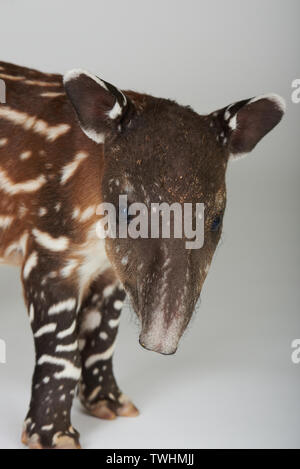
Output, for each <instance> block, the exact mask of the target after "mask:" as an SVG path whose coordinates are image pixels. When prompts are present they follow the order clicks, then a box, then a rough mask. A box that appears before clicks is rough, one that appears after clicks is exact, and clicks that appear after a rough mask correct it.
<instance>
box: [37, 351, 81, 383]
mask: <svg viewBox="0 0 300 469" xmlns="http://www.w3.org/2000/svg"><path fill="white" fill-rule="evenodd" d="M44 363H49V364H50V365H55V366H61V367H63V370H62V371H57V372H56V373H54V378H56V379H73V380H75V381H78V380H79V378H80V375H81V369H80V368H77V367H76V366H74V365H73V363H72V362H70V361H69V360H66V359H64V358H57V357H51V355H42V356H41V358H40V359H39V360H38V365H43V364H44Z"/></svg>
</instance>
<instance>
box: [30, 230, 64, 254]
mask: <svg viewBox="0 0 300 469" xmlns="http://www.w3.org/2000/svg"><path fill="white" fill-rule="evenodd" d="M32 233H33V235H34V237H35V239H36V241H37V242H38V243H39V244H40V245H41V246H43V247H44V248H46V249H49V251H57V252H59V251H65V250H66V249H67V247H68V245H69V240H68V238H66V237H65V236H59V237H58V238H53V237H52V236H51V235H50V234H49V233H45V232H43V231H40V230H38V229H37V228H34V229H33V230H32Z"/></svg>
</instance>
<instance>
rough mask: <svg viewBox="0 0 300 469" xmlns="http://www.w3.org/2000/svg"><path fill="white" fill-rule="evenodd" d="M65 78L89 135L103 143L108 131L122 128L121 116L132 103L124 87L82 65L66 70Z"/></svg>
mask: <svg viewBox="0 0 300 469" xmlns="http://www.w3.org/2000/svg"><path fill="white" fill-rule="evenodd" d="M63 82H64V86H65V90H66V93H67V95H68V97H69V99H70V101H71V103H72V105H73V107H74V109H75V111H76V114H77V116H78V119H79V123H80V126H81V128H82V130H83V131H84V133H85V134H86V135H87V136H88V137H89V138H91V139H92V140H94V141H95V142H96V143H103V142H104V140H105V135H106V134H107V133H109V132H113V131H121V130H122V119H123V117H124V115H125V114H126V113H127V112H128V109H129V107H130V103H129V100H128V99H127V97H126V96H125V94H124V93H123V92H122V91H121V90H119V89H118V88H116V87H115V86H113V85H111V84H110V83H108V82H106V81H104V80H101V79H100V78H98V77H97V76H95V75H93V74H91V73H89V72H87V71H85V70H82V69H73V70H70V71H69V72H67V73H66V74H65V75H64V78H63Z"/></svg>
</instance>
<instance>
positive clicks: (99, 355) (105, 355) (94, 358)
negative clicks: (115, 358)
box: [85, 341, 116, 368]
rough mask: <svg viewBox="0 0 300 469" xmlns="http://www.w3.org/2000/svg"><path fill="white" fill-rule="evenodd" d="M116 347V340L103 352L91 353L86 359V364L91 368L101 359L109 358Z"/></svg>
mask: <svg viewBox="0 0 300 469" xmlns="http://www.w3.org/2000/svg"><path fill="white" fill-rule="evenodd" d="M115 348H116V341H115V342H113V344H112V345H111V346H110V347H109V348H108V349H107V350H106V351H105V352H103V353H96V354H95V355H91V356H90V357H89V358H88V359H87V360H86V361H85V366H86V368H90V367H91V366H93V365H94V364H95V363H97V362H98V361H101V360H108V359H109V358H110V357H111V356H112V355H113V353H114V350H115Z"/></svg>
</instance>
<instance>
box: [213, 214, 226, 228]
mask: <svg viewBox="0 0 300 469" xmlns="http://www.w3.org/2000/svg"><path fill="white" fill-rule="evenodd" d="M222 218H223V215H222V214H221V213H219V214H218V215H217V216H215V218H214V220H213V222H212V224H211V231H218V229H219V228H220V226H221V223H222Z"/></svg>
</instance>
